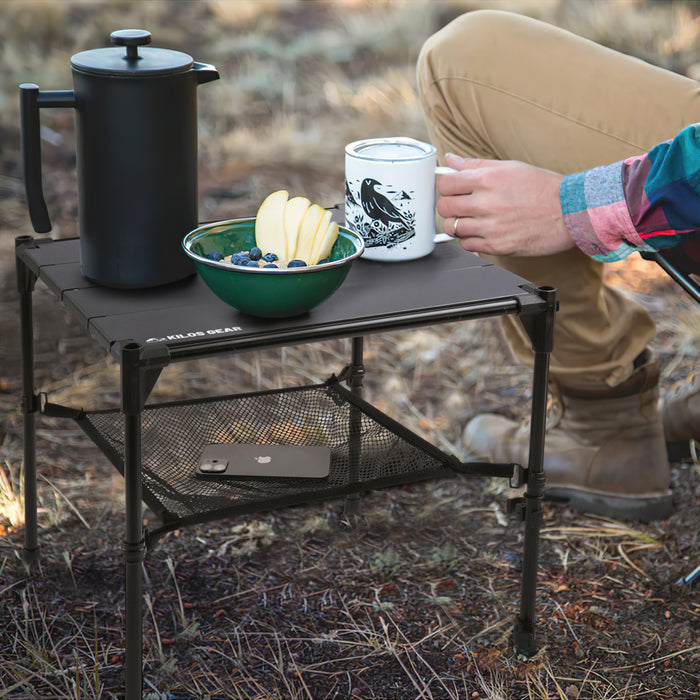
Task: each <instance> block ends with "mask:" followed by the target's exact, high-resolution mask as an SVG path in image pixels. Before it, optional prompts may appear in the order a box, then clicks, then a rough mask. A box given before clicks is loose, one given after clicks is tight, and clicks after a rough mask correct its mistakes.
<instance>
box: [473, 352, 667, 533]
mask: <svg viewBox="0 0 700 700" xmlns="http://www.w3.org/2000/svg"><path fill="white" fill-rule="evenodd" d="M658 383H659V364H658V362H657V361H655V360H653V359H651V357H650V356H649V355H648V354H647V355H646V357H645V361H644V363H643V364H642V365H641V366H640V367H638V368H637V369H636V370H635V371H634V372H633V374H632V375H631V376H630V377H629V379H627V380H626V381H625V382H624V383H622V384H620V385H618V386H616V387H608V386H593V385H576V384H560V385H559V390H560V397H561V401H560V404H559V405H557V401H556V400H555V402H554V405H553V406H552V410H550V412H549V415H548V427H547V431H546V437H545V456H544V471H545V476H546V479H547V481H546V484H545V496H547V497H550V498H553V499H558V500H559V499H564V500H567V501H568V502H569V504H570V505H571V507H572V508H575V509H576V510H582V511H587V512H590V513H597V514H599V515H606V516H609V517H613V518H619V519H625V520H641V521H651V520H658V519H662V518H665V517H667V516H668V515H670V513H671V511H672V497H671V493H670V491H669V481H670V478H669V464H668V459H667V456H666V443H665V440H664V432H663V426H662V423H661V419H660V417H659V413H658V409H657V402H658V396H659V389H658ZM529 431H530V427H529V425H521V424H518V423H516V422H515V421H512V420H509V419H507V418H504V417H503V416H497V415H490V414H487V415H482V416H477V417H476V418H474V419H472V420H471V421H470V422H469V424H468V425H467V427H466V428H465V430H464V442H465V446H466V447H467V449H468V450H470V451H471V452H472V453H473V454H474V455H475V456H476V457H478V458H480V459H487V460H490V461H495V462H517V463H518V464H522V465H526V464H527V458H528V445H529V437H530V435H529Z"/></svg>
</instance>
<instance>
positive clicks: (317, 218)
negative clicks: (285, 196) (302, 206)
mask: <svg viewBox="0 0 700 700" xmlns="http://www.w3.org/2000/svg"><path fill="white" fill-rule="evenodd" d="M325 215H326V210H325V209H324V208H323V207H321V206H319V205H318V204H312V205H311V206H310V207H309V208H308V209H307V210H306V214H304V218H303V219H302V220H301V228H300V229H299V240H298V241H297V250H296V254H295V255H294V257H295V258H296V259H297V260H303V261H304V262H305V263H306V264H307V265H312V264H313V263H312V262H311V253H312V252H313V247H314V240H315V238H316V231H317V230H318V225H319V224H320V223H321V220H322V219H323V217H324V216H325Z"/></svg>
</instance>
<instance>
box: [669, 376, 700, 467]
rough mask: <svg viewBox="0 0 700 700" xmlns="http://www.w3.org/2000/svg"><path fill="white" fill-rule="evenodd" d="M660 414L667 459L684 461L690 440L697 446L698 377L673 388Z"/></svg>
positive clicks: (699, 414)
mask: <svg viewBox="0 0 700 700" xmlns="http://www.w3.org/2000/svg"><path fill="white" fill-rule="evenodd" d="M660 410H661V420H662V422H663V424H664V434H665V435H666V443H667V444H666V446H667V448H668V453H669V456H670V458H671V459H674V460H675V459H683V458H685V457H688V456H689V454H690V441H691V440H695V442H696V443H698V446H700V373H698V372H696V373H694V374H691V375H690V376H689V377H688V378H687V379H685V380H683V381H681V382H678V383H676V384H674V385H673V387H671V390H670V391H669V392H668V393H667V394H666V396H664V398H663V400H662V402H661V408H660Z"/></svg>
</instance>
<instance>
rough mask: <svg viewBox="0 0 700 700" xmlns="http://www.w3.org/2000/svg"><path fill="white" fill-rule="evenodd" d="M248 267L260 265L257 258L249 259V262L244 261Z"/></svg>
mask: <svg viewBox="0 0 700 700" xmlns="http://www.w3.org/2000/svg"><path fill="white" fill-rule="evenodd" d="M244 265H245V266H246V267H259V266H258V263H257V261H255V260H248V261H247V262H245V263H244Z"/></svg>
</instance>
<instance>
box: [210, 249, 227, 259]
mask: <svg viewBox="0 0 700 700" xmlns="http://www.w3.org/2000/svg"><path fill="white" fill-rule="evenodd" d="M207 258H208V259H209V260H215V261H216V262H219V260H223V259H224V256H223V255H222V254H221V253H220V252H219V251H218V250H212V251H211V253H209V254H208V255H207Z"/></svg>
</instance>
